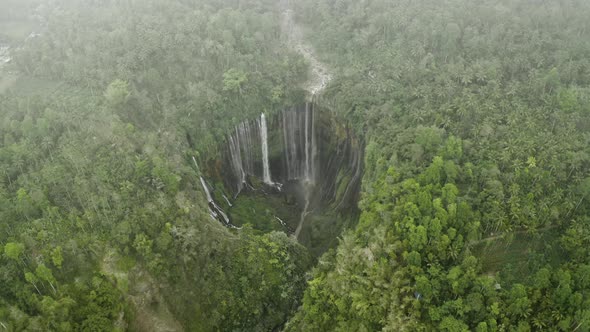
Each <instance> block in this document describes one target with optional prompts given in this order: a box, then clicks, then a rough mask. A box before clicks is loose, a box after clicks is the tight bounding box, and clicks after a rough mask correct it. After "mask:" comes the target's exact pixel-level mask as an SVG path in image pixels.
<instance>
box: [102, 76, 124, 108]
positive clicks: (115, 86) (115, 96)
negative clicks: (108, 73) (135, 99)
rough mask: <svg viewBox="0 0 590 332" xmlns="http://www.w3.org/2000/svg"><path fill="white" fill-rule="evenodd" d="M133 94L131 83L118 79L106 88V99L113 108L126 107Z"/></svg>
mask: <svg viewBox="0 0 590 332" xmlns="http://www.w3.org/2000/svg"><path fill="white" fill-rule="evenodd" d="M130 95H131V93H130V92H129V83H127V82H125V81H123V80H120V79H116V80H114V81H113V82H112V83H111V84H109V86H108V87H107V88H106V90H105V92H104V97H105V99H106V100H107V102H108V103H109V105H111V106H112V107H115V108H116V107H120V106H122V105H124V104H125V103H126V102H127V100H128V99H129V96H130Z"/></svg>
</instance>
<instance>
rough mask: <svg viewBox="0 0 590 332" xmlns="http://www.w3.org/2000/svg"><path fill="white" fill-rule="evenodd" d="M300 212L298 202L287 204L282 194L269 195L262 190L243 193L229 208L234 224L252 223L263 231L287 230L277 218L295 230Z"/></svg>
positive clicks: (255, 227)
mask: <svg viewBox="0 0 590 332" xmlns="http://www.w3.org/2000/svg"><path fill="white" fill-rule="evenodd" d="M300 214H301V210H300V208H299V207H298V206H297V205H296V204H287V202H286V201H285V199H284V197H282V195H270V194H268V195H267V194H265V193H263V192H262V191H255V192H243V193H241V194H240V195H239V196H238V198H237V199H236V201H235V202H234V204H233V206H232V207H231V208H230V209H229V215H230V218H231V220H232V223H233V224H235V225H237V226H240V225H245V224H251V225H252V226H253V227H254V229H257V230H260V231H263V232H270V231H273V230H277V231H285V232H286V231H287V230H286V229H285V227H284V226H282V225H281V223H280V222H279V220H277V218H280V219H281V220H282V221H284V222H285V223H286V224H287V225H288V227H289V228H290V229H291V230H293V229H295V228H296V227H297V223H298V222H299V216H300Z"/></svg>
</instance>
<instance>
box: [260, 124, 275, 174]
mask: <svg viewBox="0 0 590 332" xmlns="http://www.w3.org/2000/svg"><path fill="white" fill-rule="evenodd" d="M260 140H261V141H262V180H263V181H264V183H266V184H270V185H272V184H273V182H272V180H271V178H270V166H269V165H268V128H267V127H266V116H265V115H264V113H262V114H260Z"/></svg>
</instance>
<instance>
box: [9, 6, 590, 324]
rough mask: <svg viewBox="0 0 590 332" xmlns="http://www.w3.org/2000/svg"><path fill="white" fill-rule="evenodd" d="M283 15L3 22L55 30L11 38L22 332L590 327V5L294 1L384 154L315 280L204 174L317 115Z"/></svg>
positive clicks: (13, 226) (12, 164)
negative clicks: (206, 188) (212, 204)
mask: <svg viewBox="0 0 590 332" xmlns="http://www.w3.org/2000/svg"><path fill="white" fill-rule="evenodd" d="M280 5H284V4H279V3H278V2H277V1H271V0H240V1H233V0H232V1H230V0H199V1H187V0H169V1H159V0H142V1H77V0H55V1H51V2H41V1H36V0H27V1H4V2H3V3H1V4H0V20H1V21H2V23H3V24H4V23H7V22H8V21H10V20H21V21H31V20H38V21H40V22H38V23H39V24H38V26H42V30H40V31H38V32H39V33H40V36H38V37H35V38H28V39H26V40H24V38H23V39H22V40H21V41H19V40H18V39H17V38H16V37H15V36H19V34H18V33H14V34H10V35H9V34H2V32H0V38H2V40H6V41H9V42H10V43H11V45H12V46H15V47H16V46H20V47H19V49H18V50H14V51H13V54H12V55H13V62H12V63H11V64H10V65H9V66H8V67H6V68H0V83H2V75H3V74H4V73H5V72H7V71H11V72H14V73H18V75H19V78H18V81H17V82H16V83H15V84H14V85H13V86H12V88H8V89H7V91H6V92H5V93H3V94H0V248H1V249H2V250H1V253H0V330H8V331H23V330H28V331H34V330H43V331H112V330H137V331H146V330H164V329H171V330H180V329H184V330H188V331H212V330H213V331H214V330H219V331H271V330H280V329H283V328H284V329H286V330H288V331H330V330H337V331H378V330H386V331H403V330H411V331H414V330H418V331H432V330H442V331H471V330H474V331H481V332H483V331H545V330H561V331H589V330H590V250H589V249H588V248H590V218H589V215H590V199H589V198H590V197H589V196H590V174H589V170H590V154H589V152H588V146H589V143H590V136H589V135H588V130H589V129H590V120H589V117H588V115H589V114H590V21H589V20H588V17H590V4H589V3H588V2H586V1H582V0H561V1H545V2H542V1H526V0H510V1H509V0H490V1H485V2H481V1H467V0H444V1H434V0H421V1H386V0H376V1H353V0H338V1H336V0H319V1H318V0H300V1H291V2H290V4H289V5H290V6H292V7H293V9H294V10H295V13H296V17H297V21H299V22H301V24H302V25H303V26H304V27H305V28H306V31H307V33H306V34H305V35H306V38H307V39H308V40H309V41H310V42H311V43H312V44H313V46H314V48H315V50H316V51H317V54H318V55H319V57H320V58H321V60H322V61H324V62H325V63H326V64H328V66H329V68H330V70H331V71H332V73H331V74H332V76H333V77H334V80H333V81H332V82H331V83H330V85H329V86H328V89H327V90H326V91H325V92H324V93H323V95H322V96H321V98H320V99H319V103H320V104H322V105H321V106H323V107H326V108H330V109H332V110H333V111H334V112H337V113H339V116H340V117H341V118H344V119H347V120H348V121H349V123H350V124H351V125H352V126H353V127H354V128H355V131H356V132H357V135H358V136H359V137H363V141H365V142H367V146H366V149H365V153H364V156H365V167H364V169H365V174H364V177H363V185H362V190H363V193H362V197H361V200H360V202H359V208H360V210H361V216H360V220H359V221H358V224H357V225H356V226H355V227H354V229H349V230H347V231H346V232H345V233H344V234H343V235H342V236H341V238H340V242H339V243H338V245H337V246H336V247H335V248H333V249H332V250H330V251H328V252H327V253H325V254H324V255H323V256H322V257H320V258H319V259H318V260H317V262H314V259H313V258H312V257H311V255H310V253H309V252H308V250H307V249H306V248H304V247H303V246H301V245H300V244H298V243H297V242H296V241H295V240H294V239H293V238H292V237H288V236H287V235H285V234H284V233H282V232H278V231H270V229H272V227H270V226H268V227H267V229H263V230H265V231H268V232H262V231H261V230H260V229H258V230H255V229H252V228H251V227H250V226H248V225H247V224H248V223H252V224H264V223H267V222H266V219H269V216H264V215H257V214H256V213H252V212H251V211H253V210H252V209H247V208H242V209H241V210H238V211H237V212H236V214H240V215H241V216H243V218H244V219H245V220H242V221H243V224H244V225H245V226H244V227H243V228H242V229H240V230H232V229H227V228H225V227H223V226H222V225H221V224H219V223H218V222H217V221H215V220H213V219H211V218H210V216H209V213H208V209H207V202H206V200H205V196H204V193H203V192H202V190H201V187H200V183H199V178H198V176H199V175H200V170H198V169H196V168H195V167H194V165H193V164H192V162H191V158H192V157H193V156H195V157H196V158H197V159H199V160H201V159H200V156H202V155H205V154H208V155H212V154H214V153H215V152H216V151H217V150H218V149H219V145H218V143H219V142H220V141H222V140H223V137H224V135H225V133H226V132H227V130H228V129H229V128H232V126H234V125H236V124H237V123H239V122H240V121H242V120H244V119H252V118H254V117H256V116H258V115H259V114H260V112H261V111H265V112H275V111H277V110H280V109H281V108H282V107H284V106H287V105H293V104H297V103H300V102H301V101H302V100H303V98H304V92H303V91H302V90H301V89H300V86H301V83H302V82H303V81H304V80H305V79H306V73H307V69H308V64H306V62H305V61H304V60H303V57H302V56H301V55H299V54H297V53H296V52H295V51H293V50H291V49H290V48H289V47H287V45H285V40H284V38H283V36H282V34H281V10H282V8H281V7H280ZM5 8H7V10H4V9H5ZM33 12H34V13H35V15H36V16H39V17H36V18H33V17H32V16H31V15H32V14H31V13H33ZM9 19H10V20H9ZM10 23H11V24H12V23H14V22H10ZM21 23H22V22H20V23H18V24H21ZM7 24H8V23H7ZM15 24H16V23H15ZM5 31H8V30H5ZM18 43H21V44H22V45H18ZM1 85H2V84H0V86H1ZM37 85H43V87H44V88H43V89H41V88H39V89H32V88H31V87H32V86H37ZM31 90H32V91H31ZM242 200H243V201H244V202H246V203H244V204H246V205H248V204H249V203H248V202H250V201H252V202H254V199H253V198H251V197H250V198H249V197H247V196H245V197H244V198H242ZM252 204H254V203H252ZM329 216H330V213H326V218H329ZM256 218H266V219H265V220H263V221H262V222H258V223H256V222H255V220H254V219H256ZM295 218H297V217H295ZM249 219H252V220H249ZM249 221H251V222H249ZM515 242H519V243H518V244H519V245H515ZM506 247H509V250H508V251H506V252H508V253H509V255H508V254H507V255H506V256H507V257H500V258H499V260H500V261H499V262H495V263H494V264H491V263H490V260H489V256H502V253H503V251H502V250H504V249H505V248H506ZM314 263H315V267H314V268H313V269H311V266H312V264H314ZM309 271H311V272H310V273H309V274H307V275H306V273H307V272H309Z"/></svg>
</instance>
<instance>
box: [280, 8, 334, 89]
mask: <svg viewBox="0 0 590 332" xmlns="http://www.w3.org/2000/svg"><path fill="white" fill-rule="evenodd" d="M282 22H283V27H282V29H283V34H284V35H286V36H287V41H288V44H289V45H290V47H291V48H293V49H294V50H296V51H297V52H299V53H301V55H303V57H304V58H305V59H306V60H307V61H308V62H309V64H310V67H311V68H310V75H309V79H308V81H307V82H305V84H304V87H303V88H304V89H305V90H306V91H308V92H309V94H310V95H311V97H313V96H315V95H317V94H319V93H321V92H322V91H323V90H324V89H325V88H326V86H327V85H328V83H329V82H330V80H331V79H332V76H331V75H330V73H329V72H328V68H327V67H326V65H325V64H323V63H321V62H320V61H319V60H318V59H317V57H316V56H315V54H314V50H313V48H312V47H311V46H310V45H308V44H307V43H306V42H305V40H304V39H303V31H302V29H301V27H300V26H299V25H298V24H297V23H296V22H295V20H294V19H293V11H292V10H291V9H288V8H286V6H283V21H282Z"/></svg>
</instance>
